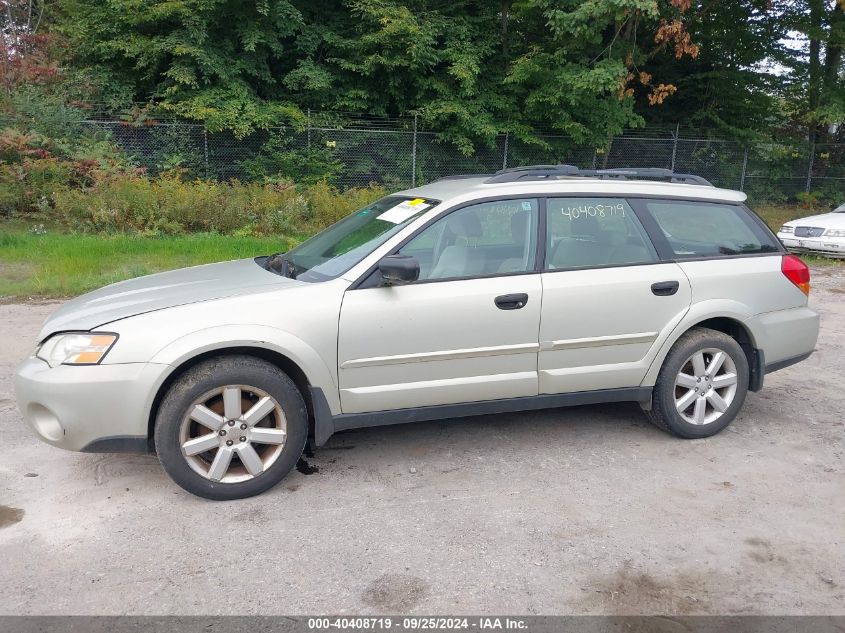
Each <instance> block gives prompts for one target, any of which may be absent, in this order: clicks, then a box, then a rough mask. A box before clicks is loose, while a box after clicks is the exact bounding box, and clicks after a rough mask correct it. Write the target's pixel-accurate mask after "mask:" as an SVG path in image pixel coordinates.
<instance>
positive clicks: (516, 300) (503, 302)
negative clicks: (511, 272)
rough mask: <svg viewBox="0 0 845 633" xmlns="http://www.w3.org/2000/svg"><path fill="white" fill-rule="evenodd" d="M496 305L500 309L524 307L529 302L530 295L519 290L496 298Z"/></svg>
mask: <svg viewBox="0 0 845 633" xmlns="http://www.w3.org/2000/svg"><path fill="white" fill-rule="evenodd" d="M494 303H495V304H496V307H497V308H499V310H519V309H520V308H524V307H525V304H526V303H528V295H527V294H525V293H524V292H519V293H517V294H513V295H501V296H499V297H496V299H495V300H494Z"/></svg>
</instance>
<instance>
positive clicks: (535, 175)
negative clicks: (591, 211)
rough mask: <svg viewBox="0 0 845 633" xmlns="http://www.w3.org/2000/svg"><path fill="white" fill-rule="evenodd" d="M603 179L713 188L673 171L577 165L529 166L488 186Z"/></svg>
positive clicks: (493, 179)
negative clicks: (652, 181)
mask: <svg viewBox="0 0 845 633" xmlns="http://www.w3.org/2000/svg"><path fill="white" fill-rule="evenodd" d="M573 177H574V178H601V179H605V178H607V179H614V180H615V179H619V180H628V179H649V180H668V181H669V182H674V183H682V184H687V185H703V186H705V187H712V186H713V184H712V183H711V182H710V181H709V180H706V179H705V178H702V177H701V176H696V175H695V174H676V173H675V172H673V171H672V170H671V169H661V168H659V167H631V168H627V167H624V168H618V169H579V168H578V167H575V166H574V165H528V166H526V167H514V168H511V169H502V170H500V171H497V172H496V173H495V174H494V175H493V176H492V177H490V178H488V179H487V180H486V181H485V183H487V184H494V183H500V182H519V181H520V180H554V179H558V178H573Z"/></svg>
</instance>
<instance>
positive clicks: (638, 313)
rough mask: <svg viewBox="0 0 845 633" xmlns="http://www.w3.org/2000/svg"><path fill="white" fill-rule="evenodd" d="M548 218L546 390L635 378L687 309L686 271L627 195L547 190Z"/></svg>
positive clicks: (542, 359)
mask: <svg viewBox="0 0 845 633" xmlns="http://www.w3.org/2000/svg"><path fill="white" fill-rule="evenodd" d="M545 224H546V244H545V250H546V257H545V265H544V272H543V309H542V315H541V324H540V353H539V364H538V370H539V391H540V393H566V392H577V391H593V390H597V389H616V388H626V387H636V386H638V385H639V384H640V383H641V382H642V380H643V378H644V377H645V374H646V372H647V371H648V368H649V366H650V364H651V360H652V358H653V356H654V353H655V352H656V350H657V349H659V345H660V344H662V342H663V340H665V338H666V337H667V336H668V335H669V333H670V332H671V331H672V329H673V328H674V327H675V325H677V323H678V322H680V320H681V319H682V318H683V316H684V315H685V314H686V312H687V311H688V309H689V306H690V299H691V292H690V284H689V280H688V279H687V277H686V275H685V274H684V272H683V270H681V268H680V267H679V266H678V265H677V264H675V263H662V262H660V261H659V258H658V255H657V253H656V251H655V249H654V246H653V245H652V243H651V241H650V240H649V238H648V236H647V234H646V232H645V230H644V229H643V226H642V224H641V223H640V221H639V219H638V217H637V215H636V214H635V213H634V211H633V209H632V208H631V206H630V205H629V204H628V202H627V201H626V200H624V199H620V198H605V197H595V196H591V197H578V198H574V197H560V198H549V199H548V201H547V215H546V223H545Z"/></svg>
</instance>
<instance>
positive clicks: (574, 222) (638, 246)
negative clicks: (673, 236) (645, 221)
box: [546, 197, 657, 270]
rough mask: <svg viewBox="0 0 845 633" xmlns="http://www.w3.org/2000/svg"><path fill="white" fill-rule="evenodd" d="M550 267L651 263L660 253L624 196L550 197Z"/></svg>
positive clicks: (548, 255) (548, 240)
mask: <svg viewBox="0 0 845 633" xmlns="http://www.w3.org/2000/svg"><path fill="white" fill-rule="evenodd" d="M547 209H548V210H547V214H548V215H547V222H546V227H547V233H548V235H547V236H546V270H566V269H573V268H597V267H602V266H623V265H629V264H648V263H653V262H655V261H657V253H655V251H654V247H653V246H652V245H651V242H650V241H649V239H648V237H647V236H646V233H645V231H644V230H643V227H642V226H641V225H640V223H639V220H637V216H636V215H635V214H634V212H633V210H632V209H631V207H630V206H629V205H628V202H627V201H625V200H623V199H621V198H592V197H591V198H549V199H548V201H547Z"/></svg>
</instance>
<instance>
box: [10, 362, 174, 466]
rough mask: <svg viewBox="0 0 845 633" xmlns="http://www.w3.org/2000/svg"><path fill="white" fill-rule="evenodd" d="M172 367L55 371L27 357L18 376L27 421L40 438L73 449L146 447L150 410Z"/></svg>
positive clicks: (65, 367) (18, 392)
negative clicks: (160, 386)
mask: <svg viewBox="0 0 845 633" xmlns="http://www.w3.org/2000/svg"><path fill="white" fill-rule="evenodd" d="M169 369H170V366H169V365H164V364H154V363H127V364H117V365H90V366H87V365H86V366H71V365H59V366H58V367H52V368H51V367H50V366H49V365H48V364H47V363H46V362H44V361H43V360H41V359H40V358H35V357H31V358H28V359H26V360H25V361H24V362H23V363H21V365H20V366H19V367H18V370H17V372H16V373H15V394H16V396H17V400H18V407H19V408H20V410H21V413H22V414H23V417H24V420H26V422H27V424H28V425H29V426H30V427H31V428H32V429H33V430H34V431H35V433H36V434H37V435H38V437H39V438H40V439H42V440H43V441H45V442H47V443H48V444H52V445H53V446H58V447H59V448H64V449H67V450H71V451H85V450H87V451H96V452H99V451H112V450H114V451H119V450H127V449H128V447H131V446H134V447H135V448H136V449H138V448H141V447H144V446H145V445H146V441H147V428H148V421H149V412H150V406H151V404H152V399H153V396H154V395H155V393H156V391H157V390H158V386H159V385H160V384H161V383H162V382H163V380H164V377H165V376H166V374H167V372H168V370H169Z"/></svg>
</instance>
